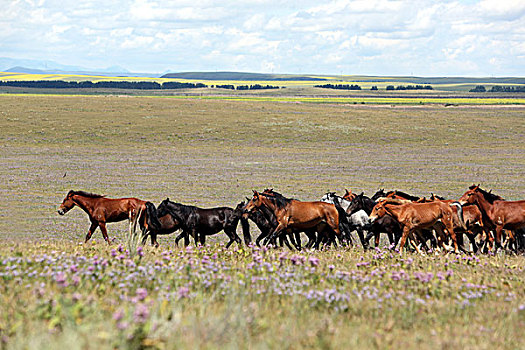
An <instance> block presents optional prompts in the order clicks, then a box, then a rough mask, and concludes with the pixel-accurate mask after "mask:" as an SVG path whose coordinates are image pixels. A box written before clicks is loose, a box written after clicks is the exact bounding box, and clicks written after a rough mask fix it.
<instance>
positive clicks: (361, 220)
mask: <svg viewBox="0 0 525 350" xmlns="http://www.w3.org/2000/svg"><path fill="white" fill-rule="evenodd" d="M321 202H325V203H330V204H334V205H337V204H339V205H340V206H341V207H342V208H343V209H344V210H345V212H346V210H347V209H348V207H349V206H350V204H351V203H352V202H351V201H348V200H346V199H344V198H343V197H340V196H338V195H336V194H335V192H327V193H326V194H325V195H324V196H323V197H322V198H321ZM347 218H348V221H349V222H350V224H352V225H353V227H355V230H356V231H357V234H358V235H359V239H360V240H361V244H362V245H363V248H365V249H366V248H368V243H367V242H366V241H365V235H364V233H363V231H365V230H366V229H367V227H369V225H370V219H369V218H368V214H367V213H366V212H365V211H364V210H358V211H356V212H355V213H353V214H352V215H348V214H347Z"/></svg>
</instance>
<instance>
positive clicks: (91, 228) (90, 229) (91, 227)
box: [84, 221, 98, 243]
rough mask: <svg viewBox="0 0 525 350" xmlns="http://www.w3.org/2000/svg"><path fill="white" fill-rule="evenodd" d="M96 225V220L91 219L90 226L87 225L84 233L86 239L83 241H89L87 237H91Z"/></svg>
mask: <svg viewBox="0 0 525 350" xmlns="http://www.w3.org/2000/svg"><path fill="white" fill-rule="evenodd" d="M97 227H98V222H96V221H91V226H90V227H89V231H88V233H87V235H86V241H85V242H84V243H87V241H89V239H90V238H91V235H93V232H95V230H96V229H97Z"/></svg>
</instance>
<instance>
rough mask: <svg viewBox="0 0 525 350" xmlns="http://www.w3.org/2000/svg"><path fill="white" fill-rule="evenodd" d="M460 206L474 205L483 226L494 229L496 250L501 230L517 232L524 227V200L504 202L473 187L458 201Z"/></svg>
mask: <svg viewBox="0 0 525 350" xmlns="http://www.w3.org/2000/svg"><path fill="white" fill-rule="evenodd" d="M459 202H460V203H461V204H465V203H471V204H476V205H477V206H478V208H479V210H480V211H481V213H482V214H483V221H484V223H485V224H487V225H489V226H491V227H495V229H496V248H495V249H496V250H497V249H498V248H499V247H501V234H502V232H503V229H507V230H512V231H514V230H518V229H520V228H523V227H525V200H520V201H506V200H504V199H503V198H501V197H499V196H496V195H494V194H492V193H489V192H486V191H484V190H482V189H481V188H480V187H479V185H477V186H476V185H473V186H471V187H470V189H469V190H468V191H467V192H465V193H464V194H463V196H461V198H460V199H459Z"/></svg>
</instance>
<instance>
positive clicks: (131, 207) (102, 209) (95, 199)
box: [58, 190, 146, 244]
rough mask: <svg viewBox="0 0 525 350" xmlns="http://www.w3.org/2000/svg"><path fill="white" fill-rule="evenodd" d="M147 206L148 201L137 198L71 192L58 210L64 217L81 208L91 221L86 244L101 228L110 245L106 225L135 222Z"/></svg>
mask: <svg viewBox="0 0 525 350" xmlns="http://www.w3.org/2000/svg"><path fill="white" fill-rule="evenodd" d="M145 204H146V201H143V200H141V199H137V198H118V199H113V198H106V196H102V195H99V194H93V193H88V192H84V191H73V190H71V191H69V192H68V194H67V195H66V198H64V200H63V201H62V204H61V205H60V208H58V213H59V214H60V215H64V214H65V213H67V212H68V211H70V210H71V209H73V207H75V205H76V206H78V207H80V208H81V209H82V210H84V211H85V212H86V213H87V214H88V216H89V220H90V221H91V226H90V227H89V231H88V233H87V235H86V242H87V241H89V239H90V238H91V235H92V234H93V232H95V230H96V229H97V227H100V231H102V236H104V239H105V240H106V242H107V243H108V244H110V242H109V237H108V232H107V230H106V223H108V222H118V221H123V220H126V219H128V220H130V221H133V220H134V219H135V215H137V213H138V212H139V210H141V211H142V212H144V211H145V209H146V206H145ZM139 219H140V218H139ZM140 224H141V227H143V222H140Z"/></svg>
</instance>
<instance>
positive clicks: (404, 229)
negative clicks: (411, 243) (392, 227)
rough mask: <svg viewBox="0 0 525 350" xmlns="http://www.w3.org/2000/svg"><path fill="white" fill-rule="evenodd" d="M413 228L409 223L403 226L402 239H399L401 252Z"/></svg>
mask: <svg viewBox="0 0 525 350" xmlns="http://www.w3.org/2000/svg"><path fill="white" fill-rule="evenodd" d="M410 231H411V229H410V227H409V226H408V225H405V226H404V227H403V235H402V236H401V240H400V241H399V252H400V253H401V252H402V251H403V247H404V246H405V242H406V240H407V238H408V234H409V233H410Z"/></svg>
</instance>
